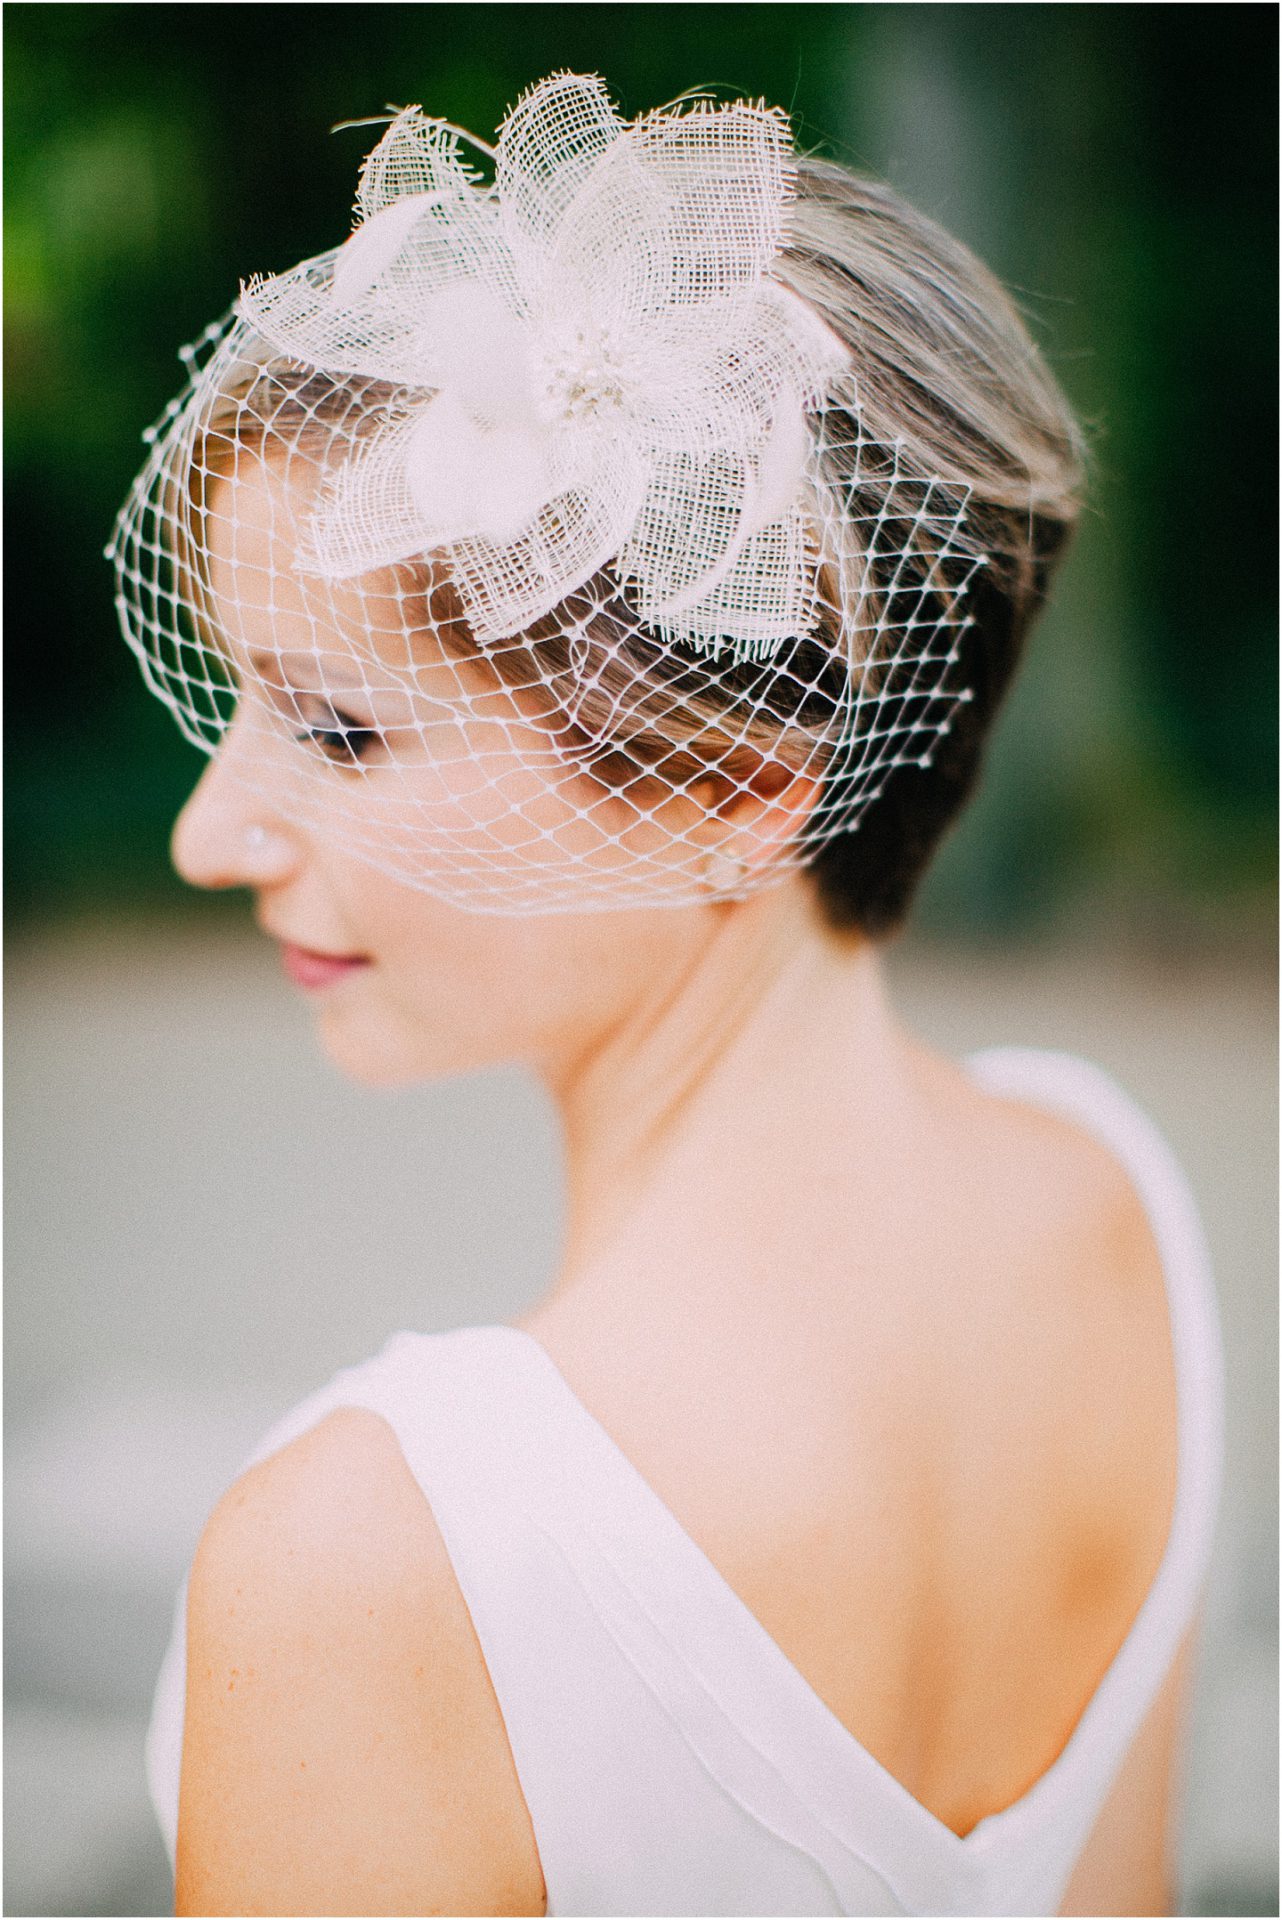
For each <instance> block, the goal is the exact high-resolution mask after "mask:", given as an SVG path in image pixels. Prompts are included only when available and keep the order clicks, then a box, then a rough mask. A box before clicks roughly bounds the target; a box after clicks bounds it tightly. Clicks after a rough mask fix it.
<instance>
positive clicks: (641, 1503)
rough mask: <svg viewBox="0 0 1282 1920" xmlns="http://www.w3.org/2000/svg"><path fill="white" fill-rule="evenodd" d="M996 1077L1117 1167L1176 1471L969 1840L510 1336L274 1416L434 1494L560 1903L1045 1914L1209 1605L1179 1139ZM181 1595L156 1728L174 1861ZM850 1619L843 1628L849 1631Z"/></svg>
mask: <svg viewBox="0 0 1282 1920" xmlns="http://www.w3.org/2000/svg"><path fill="white" fill-rule="evenodd" d="M966 1064H967V1067H968V1070H969V1071H970V1072H971V1073H972V1074H973V1075H974V1076H975V1078H976V1079H977V1080H978V1081H979V1082H980V1083H981V1084H982V1085H984V1086H985V1087H986V1088H988V1089H989V1090H990V1091H992V1092H994V1093H997V1094H1001V1095H1005V1096H1008V1097H1011V1098H1015V1099H1020V1100H1023V1101H1026V1102H1028V1103H1030V1104H1034V1105H1038V1106H1041V1107H1043V1108H1046V1109H1050V1110H1052V1111H1055V1112H1058V1113H1060V1114H1062V1115H1064V1116H1066V1117H1067V1118H1069V1119H1071V1120H1074V1121H1076V1122H1077V1123H1078V1124H1079V1125H1080V1126H1082V1127H1084V1128H1085V1129H1086V1130H1087V1131H1089V1132H1090V1133H1092V1134H1093V1135H1094V1136H1095V1137H1096V1138H1097V1139H1099V1140H1100V1141H1101V1142H1102V1143H1103V1144H1104V1145H1106V1146H1107V1147H1108V1148H1109V1149H1110V1150H1111V1151H1112V1152H1113V1154H1114V1155H1115V1156H1116V1158H1117V1159H1118V1160H1119V1161H1120V1162H1121V1164H1122V1165H1123V1167H1124V1168H1125V1169H1126V1171H1127V1173H1128V1174H1129V1176H1130V1179H1131V1181H1132V1183H1133V1185H1134V1187H1135V1189H1136V1191H1137V1193H1138V1195H1139V1197H1140V1199H1141V1200H1142V1202H1143V1204H1144V1206H1145V1208H1146V1210H1147V1213H1148V1216H1149V1219H1150V1221H1151V1224H1152V1228H1153V1231H1154V1234H1155V1237H1156V1240H1157V1244H1158V1248H1159V1252H1160V1255H1161V1260H1162V1265H1163V1271H1164V1273H1165V1277H1166V1286H1167V1296H1168V1305H1169V1312H1170V1324H1171V1335H1172V1344H1173V1351H1174V1357H1175V1370H1176V1383H1177V1394H1178V1481H1177V1488H1176V1496H1175V1506H1174V1513H1173V1518H1172V1522H1171V1527H1170V1531H1169V1534H1168V1538H1167V1543H1166V1548H1165V1552H1164V1555H1163V1558H1162V1561H1161V1564H1160V1566H1159V1568H1158V1571H1157V1574H1156V1576H1155V1578H1154V1581H1153V1583H1152V1586H1151V1587H1150V1589H1149V1591H1148V1593H1147V1595H1146V1597H1145V1600H1144V1602H1143V1604H1142V1606H1141V1608H1140V1610H1139V1612H1138V1614H1137V1616H1136V1618H1135V1619H1134V1621H1133V1623H1132V1625H1131V1628H1130V1630H1129V1632H1128V1634H1127V1636H1126V1639H1125V1641H1124V1642H1123V1644H1122V1646H1121V1648H1120V1649H1119V1650H1118V1653H1117V1655H1116V1657H1115V1658H1114V1660H1113V1662H1112V1664H1111V1665H1110V1667H1109V1669H1108V1671H1107V1672H1106V1674H1105V1675H1104V1678H1103V1680H1102V1681H1101V1682H1100V1685H1099V1686H1098V1688H1097V1689H1096V1691H1095V1693H1094V1694H1093V1695H1092V1697H1091V1700H1090V1702H1089V1704H1088V1705H1087V1707H1086V1709H1085V1711H1084V1713H1083V1714H1082V1715H1081V1717H1080V1718H1079V1720H1078V1722H1077V1724H1076V1726H1075V1728H1074V1730H1073V1733H1072V1735H1071V1736H1070V1738H1069V1740H1068V1742H1067V1744H1066V1746H1065V1747H1064V1748H1063V1749H1062V1751H1061V1752H1060V1754H1059V1756H1058V1758H1057V1759H1056V1761H1055V1762H1054V1764H1053V1765H1052V1766H1051V1767H1050V1768H1049V1769H1048V1770H1047V1772H1046V1773H1044V1774H1043V1775H1042V1776H1041V1777H1040V1778H1039V1779H1038V1780H1037V1781H1036V1783H1035V1784H1034V1785H1033V1787H1032V1788H1031V1789H1030V1790H1029V1791H1028V1792H1027V1793H1025V1794H1024V1795H1023V1796H1022V1797H1021V1798H1020V1799H1019V1800H1017V1801H1016V1802H1014V1804H1013V1805H1011V1806H1009V1807H1007V1808H1005V1809H1004V1810H1002V1811H1001V1812H999V1813H995V1814H993V1815H991V1816H990V1817H989V1818H987V1819H985V1820H982V1821H981V1822H980V1823H979V1825H978V1826H976V1827H974V1828H973V1829H972V1830H971V1831H970V1832H969V1833H968V1834H966V1835H965V1836H964V1837H962V1836H959V1835H957V1834H956V1833H954V1832H953V1831H952V1830H951V1828H949V1827H947V1826H946V1825H945V1824H944V1823H943V1822H942V1821H940V1820H939V1819H937V1818H936V1817H935V1816H934V1815H933V1814H932V1813H930V1812H929V1811H928V1810H927V1809H926V1808H925V1807H924V1806H923V1805H922V1804H921V1803H920V1802H919V1801H918V1800H916V1799H915V1798H914V1797H913V1796H912V1794H910V1793H909V1792H908V1791H907V1789H906V1788H905V1787H903V1786H902V1785H901V1784H900V1783H899V1782H898V1781H897V1780H896V1779H895V1778H894V1777H893V1776H892V1775H891V1774H890V1773H888V1772H887V1771H886V1769H885V1768H884V1767H882V1766H881V1765H880V1763H879V1762H878V1761H876V1760H875V1759H874V1758H873V1756H872V1755H871V1754H870V1753H869V1752H868V1751H867V1749H866V1748H864V1747H863V1746H861V1745H860V1743H859V1742H858V1741H857V1740H855V1739H854V1737H853V1736H852V1735H851V1734H850V1733H849V1732H848V1731H847V1730H846V1728H845V1727H844V1726H843V1725H842V1723H841V1722H840V1721H839V1720H838V1719H837V1718H836V1716H835V1715H834V1714H833V1713H832V1712H831V1710H830V1709H829V1708H828V1707H827V1706H826V1705H825V1704H824V1702H823V1701H822V1700H821V1699H820V1698H819V1697H818V1695H817V1694H816V1693H815V1692H814V1691H813V1689H812V1688H811V1687H810V1686H809V1684H808V1683H807V1682H806V1680H805V1679H804V1678H803V1677H802V1675H801V1674H800V1673H799V1671H798V1670H797V1668H796V1667H794V1666H793V1665H792V1663H791V1662H790V1661H789V1660H788V1659H787V1657H786V1656H785V1654H784V1653H783V1652H782V1650H781V1649H780V1647H779V1646H778V1645H777V1644H776V1642H775V1641H774V1640H773V1639H772V1638H771V1637H770V1635H769V1634H768V1633H767V1632H766V1630H765V1628H764V1627H763V1626H762V1625H761V1624H760V1622H759V1621H758V1620H757V1619H756V1618H755V1617H754V1616H753V1614H752V1613H751V1612H750V1611H749V1609H748V1608H747V1606H746V1605H745V1604H744V1602H743V1601H741V1600H740V1599H739V1597H738V1596H737V1594H736V1593H735V1592H734V1590H733V1589H732V1588H731V1587H730V1586H729V1585H728V1584H727V1583H726V1581H725V1580H724V1579H723V1578H722V1577H721V1575H720V1574H719V1573H718V1572H717V1571H716V1569H715V1568H714V1567H713V1565H712V1563H711V1562H710V1560H709V1559H708V1558H707V1556H706V1555H705V1554H704V1553H703V1552H702V1551H701V1550H700V1549H699V1548H698V1546H697V1545H696V1544H695V1542H694V1541H693V1540H692V1539H691V1538H690V1536H689V1535H688V1534H687V1533H686V1532H685V1531H684V1529H683V1528H682V1527H681V1525H680V1524H679V1522H678V1521H677V1520H676V1518H675V1517H674V1515H673V1514H672V1513H671V1511H670V1510H669V1509H668V1508H667V1507H665V1506H664V1505H663V1503H662V1502H661V1500H660V1499H659V1498H658V1496H657V1494H656V1493H655V1492H654V1491H653V1490H652V1488H651V1487H650V1486H649V1485H648V1484H647V1483H646V1481H645V1480H644V1479H643V1478H642V1477H641V1475H640V1474H639V1473H638V1471H637V1470H636V1469H635V1467H633V1466H632V1464H631V1463H630V1461H629V1460H628V1459H627V1458H626V1457H625V1455H624V1454H623V1453H622V1452H621V1451H620V1449H619V1448H618V1447H617V1446H616V1445H615V1443H614V1442H613V1441H612V1440H611V1439H610V1437H609V1435H608V1434H607V1433H606V1432H605V1430H604V1429H603V1428H602V1427H601V1425H600V1424H599V1423H598V1422H597V1421H596V1420H595V1419H594V1418H593V1417H592V1415H591V1414H589V1413H588V1411H587V1410H586V1408H585V1407H584V1406H583V1405H582V1403H581V1402H580V1401H579V1400H578V1399H577V1398H576V1397H575V1396H574V1394H573V1393H572V1392H571V1390H570V1388H569V1386H568V1385H567V1383H566V1381H565V1379H564V1378H563V1376H562V1375H561V1374H560V1373H559V1372H558V1370H557V1368H556V1367H555V1366H554V1364H553V1362H552V1361H551V1359H550V1358H549V1356H548V1355H547V1354H546V1353H545V1352H544V1350H543V1349H542V1347H540V1346H539V1345H538V1343H537V1342H536V1341H535V1340H534V1339H533V1338H532V1337H531V1336H530V1335H528V1334H526V1333H524V1332H522V1331H521V1330H520V1329H518V1328H515V1327H510V1326H476V1327H463V1328H459V1329H457V1330H455V1331H453V1332H449V1333H440V1334H415V1333H401V1334H398V1335H396V1336H395V1337H394V1338H393V1339H392V1340H390V1341H389V1342H388V1344H387V1346H386V1347H385V1348H384V1349H383V1351H382V1352H381V1353H380V1354H378V1355H377V1356H376V1357H375V1358H374V1359H372V1360H369V1361H367V1362H365V1363H363V1364H362V1365H359V1366H356V1367H351V1368H348V1369H346V1370H345V1371H344V1372H342V1373H340V1374H338V1375H337V1376H336V1377H335V1379H333V1380H332V1381H331V1382H330V1383H329V1384H328V1385H327V1386H326V1387H323V1388H322V1389H321V1390H320V1391H319V1392H318V1393H315V1394H313V1395H311V1396H310V1397H309V1398H308V1399H307V1400H305V1401H303V1402H302V1403H301V1404H300V1405H299V1406H297V1407H295V1408H294V1410H293V1411H292V1413H290V1414H289V1415H287V1416H286V1418H285V1419H284V1420H282V1421H281V1422H279V1423H278V1424H277V1425H276V1426H275V1427H274V1428H273V1429H272V1431H271V1432H270V1433H269V1434H268V1435H267V1437H266V1438H265V1439H264V1441H263V1442H262V1444H261V1446H260V1447H259V1448H258V1449H257V1450H256V1452H255V1454H254V1455H253V1459H254V1460H259V1459H263V1458H266V1457H267V1456H268V1455H269V1454H271V1453H273V1452H275V1451H277V1450H279V1448H281V1447H282V1446H284V1445H286V1444H287V1443H288V1442H289V1441H290V1440H292V1439H294V1438H296V1437H297V1436H298V1435H300V1434H302V1433H304V1432H306V1431H308V1430H309V1429H310V1428H311V1427H313V1426H315V1425H316V1424H317V1422H318V1421H320V1420H322V1419H323V1418H324V1417H325V1416H326V1414H328V1413H330V1412H331V1411H333V1410H334V1409H335V1408H338V1407H351V1406H357V1407H364V1408H368V1409H370V1410H371V1411H373V1412H375V1413H378V1414H380V1415H382V1416H383V1418H384V1419H385V1420H387V1422H388V1423H389V1425H390V1426H391V1428H392V1430H393V1432H394V1433H395V1434H396V1436H397V1439H398V1441H399V1443H400V1446H401V1449H402V1451H403V1453H404V1456H405V1459H406V1461H407V1463H408V1465H409V1467H410V1470H411V1472H412V1473H413V1474H414V1476H415V1479H416V1480H417V1482H418V1484H419V1486H420V1487H421V1488H422V1490H423V1493H424V1496H425V1497H426V1499H427V1501H428V1503H429V1505H430V1506H431V1509H432V1512H433V1515H434V1517H435V1520H436V1523H437V1525H438V1527H439V1528H440V1532H441V1535H442V1538H443V1539H444V1542H445V1545H446V1548H447V1550H448V1552H449V1555H450V1559H451V1562H452V1564H453V1567H454V1571H455V1574H456V1576H457V1578H458V1582H459V1585H460V1588H461V1590H462V1593H463V1596H464V1598H465V1600H466V1602H467V1605H468V1608H469V1611H470V1613H471V1616H472V1620H473V1624H474V1626H475V1629H476V1633H477V1636H478V1639H479V1641H480V1645H481V1648H482V1651H483V1653H484V1656H485V1660H486V1664H487V1666H488V1668H489V1672H490V1677H491V1680H492V1682H493V1685H494V1690H495V1693H496V1696H497V1699H498V1702H499V1706H500V1709H501V1711H502V1714H503V1719H504V1723H505V1725H506V1728H507V1734H508V1739H509V1741H510V1744H511V1748H512V1754H513V1759H514V1761H515V1764H516V1770H517V1774H518V1777H519V1779H520V1783H521V1788H522V1792H523V1794H524V1796H525V1801H526V1805H527V1807H528V1809H529V1814H530V1819H531V1822H532V1825H533V1830H534V1836H535V1840H536V1843H537V1846H538V1850H539V1857H540V1860H541V1863H542V1867H543V1873H544V1878H545V1881H546V1884H547V1896H548V1912H549V1913H550V1914H554V1915H555V1914H655V1915H658V1914H708V1915H711V1914H744V1915H746V1914H798V1915H799V1914H898V1913H909V1914H941V1915H942V1914H967V1915H979V1914H1023V1915H1029V1914H1053V1913H1055V1912H1057V1911H1058V1908H1059V1905H1060V1902H1061V1900H1062V1897H1063V1892H1064V1888H1065V1886H1066V1884H1067V1882H1068V1879H1069V1876H1070V1874H1071V1872H1072V1868H1073V1866H1074V1863H1075V1862H1076V1860H1077V1858H1078V1856H1079V1854H1080V1853H1081V1850H1082V1848H1083V1846H1084V1844H1085V1842H1086V1840H1087V1838H1088V1836H1089V1834H1090V1830H1091V1828H1092V1826H1093V1824H1094V1821H1095V1818H1096V1816H1097V1814H1098V1812H1099V1810H1100V1808H1101V1806H1102V1804H1103V1802H1104V1800H1105V1798H1106V1796H1107V1793H1108V1789H1109V1786H1110V1784H1111V1782H1112V1780H1113V1778H1114V1776H1115V1774H1116V1772H1117V1769H1118V1766H1119V1764H1120V1762H1121V1761H1122V1759H1123V1757H1124V1756H1125V1754H1126V1751H1127V1749H1128V1747H1129V1746H1130V1744H1131V1742H1132V1740H1133V1739H1134V1736H1135V1734H1136V1731H1137V1730H1138V1727H1139V1725H1140V1722H1141V1721H1142V1719H1143V1717H1144V1714H1145V1711H1146V1709H1147V1707H1148V1706H1149V1704H1150V1702H1151V1701H1152V1700H1153V1698H1154V1696H1155V1694H1156V1693H1157V1691H1158V1688H1159V1687H1160V1685H1161V1682H1162V1680H1163V1678H1164V1677H1165V1675H1166V1673H1167V1672H1168V1670H1169V1668H1170V1665H1171V1662H1172V1659H1173V1657H1174V1655H1175V1652H1176V1650H1177V1648H1178V1645H1179V1643H1180V1640H1181V1638H1182V1636H1183V1633H1184V1630H1185V1628H1186V1627H1187V1625H1188V1624H1189V1621H1190V1619H1191V1618H1192V1615H1193V1613H1194V1611H1195V1608H1196V1605H1197V1601H1198V1599H1199V1596H1200V1594H1201V1591H1202V1588H1203V1585H1204V1581H1205V1575H1206V1570H1207V1565H1208V1561H1209V1557H1210V1552H1211V1545H1212V1538H1213V1532H1214V1525H1215V1519H1216V1511H1217V1506H1218V1500H1219V1491H1220V1484H1221V1478H1222V1459H1223V1425H1224V1422H1223V1361H1222V1352H1221V1339H1220V1327H1219V1319H1218V1315H1217V1311H1216V1304H1215V1295H1214V1289H1213V1285H1212V1281H1211V1276H1210V1269H1209V1263H1208V1260H1207V1255H1206V1249H1205V1245H1204V1242H1203V1237H1202V1232H1201V1227H1200V1224H1199V1221H1198V1217H1197V1212H1196V1209H1195V1207H1194V1204H1193V1201H1192V1198H1191V1196H1190V1194H1189V1190H1188V1187H1187V1185H1186V1183H1185V1181H1184V1178H1183V1176H1182V1174H1181V1172H1180V1169H1179V1167H1178V1165H1177V1163H1176V1161H1175V1159H1174V1157H1173V1156H1172V1154H1171V1151H1170V1149H1169V1147H1168V1146H1167V1145H1166V1142H1165V1141H1164V1140H1163V1138H1162V1137H1161V1135H1160V1134H1159V1133H1158V1132H1157V1130H1156V1129H1155V1128H1154V1127H1153V1125H1152V1123H1151V1122H1150V1121H1149V1120H1148V1119H1147V1118H1146V1117H1145V1115H1144V1114H1143V1113H1142V1112H1141V1111H1140V1110H1139V1108H1137V1107H1136V1106H1135V1104H1134V1103H1133V1102H1132V1101H1131V1100H1130V1099H1129V1098H1128V1096H1127V1095H1126V1094H1124V1093H1123V1092H1122V1091H1121V1089H1120V1088H1119V1087H1118V1086H1117V1085H1116V1083H1115V1082H1113V1081H1112V1080H1111V1079H1110V1078H1109V1077H1108V1076H1107V1075H1106V1074H1104V1073H1102V1072H1101V1071H1100V1070H1099V1069H1098V1068H1096V1067H1093V1066H1091V1065H1089V1064H1088V1063H1086V1062H1085V1061H1082V1060H1079V1059H1077V1058H1075V1057H1073V1056H1071V1055H1066V1054H1058V1053H1048V1052H1042V1051H1035V1050H1031V1049H1022V1048H1001V1049H993V1050H990V1051H988V1052H985V1053H981V1054H976V1055H972V1056H971V1057H970V1059H969V1060H968V1062H967V1063H966ZM183 1614H184V1596H183V1595H180V1596H179V1604H178V1611H177V1617H176V1621H175V1628H174V1637H173V1640H172V1642H171V1645H170V1648H169V1653H168V1655H167V1657H166V1661H165V1665H164V1668H163V1669H162V1672H161V1676H160V1681H159V1684H158V1688H157V1694H156V1704H155V1709H154V1712H153V1717H152V1724H151V1730H150V1733H149V1736H148V1751H147V1760H148V1777H149V1780H150V1784H151V1789H152V1795H153V1799H154V1801H155V1804H156V1808H157V1812H158V1815H159V1818H160V1821H161V1825H162V1828H163V1830H164V1832H165V1835H166V1839H167V1841H168V1844H169V1847H170V1852H171V1856H172V1853H173V1849H174V1842H175V1834H176V1828H177V1812H178V1772H179V1759H180V1753H181V1743H182V1718H183V1695H184V1677H185V1651H184V1629H183ZM851 1632H852V1634H855V1633H857V1632H858V1622H857V1621H855V1622H852V1623H851Z"/></svg>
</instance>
